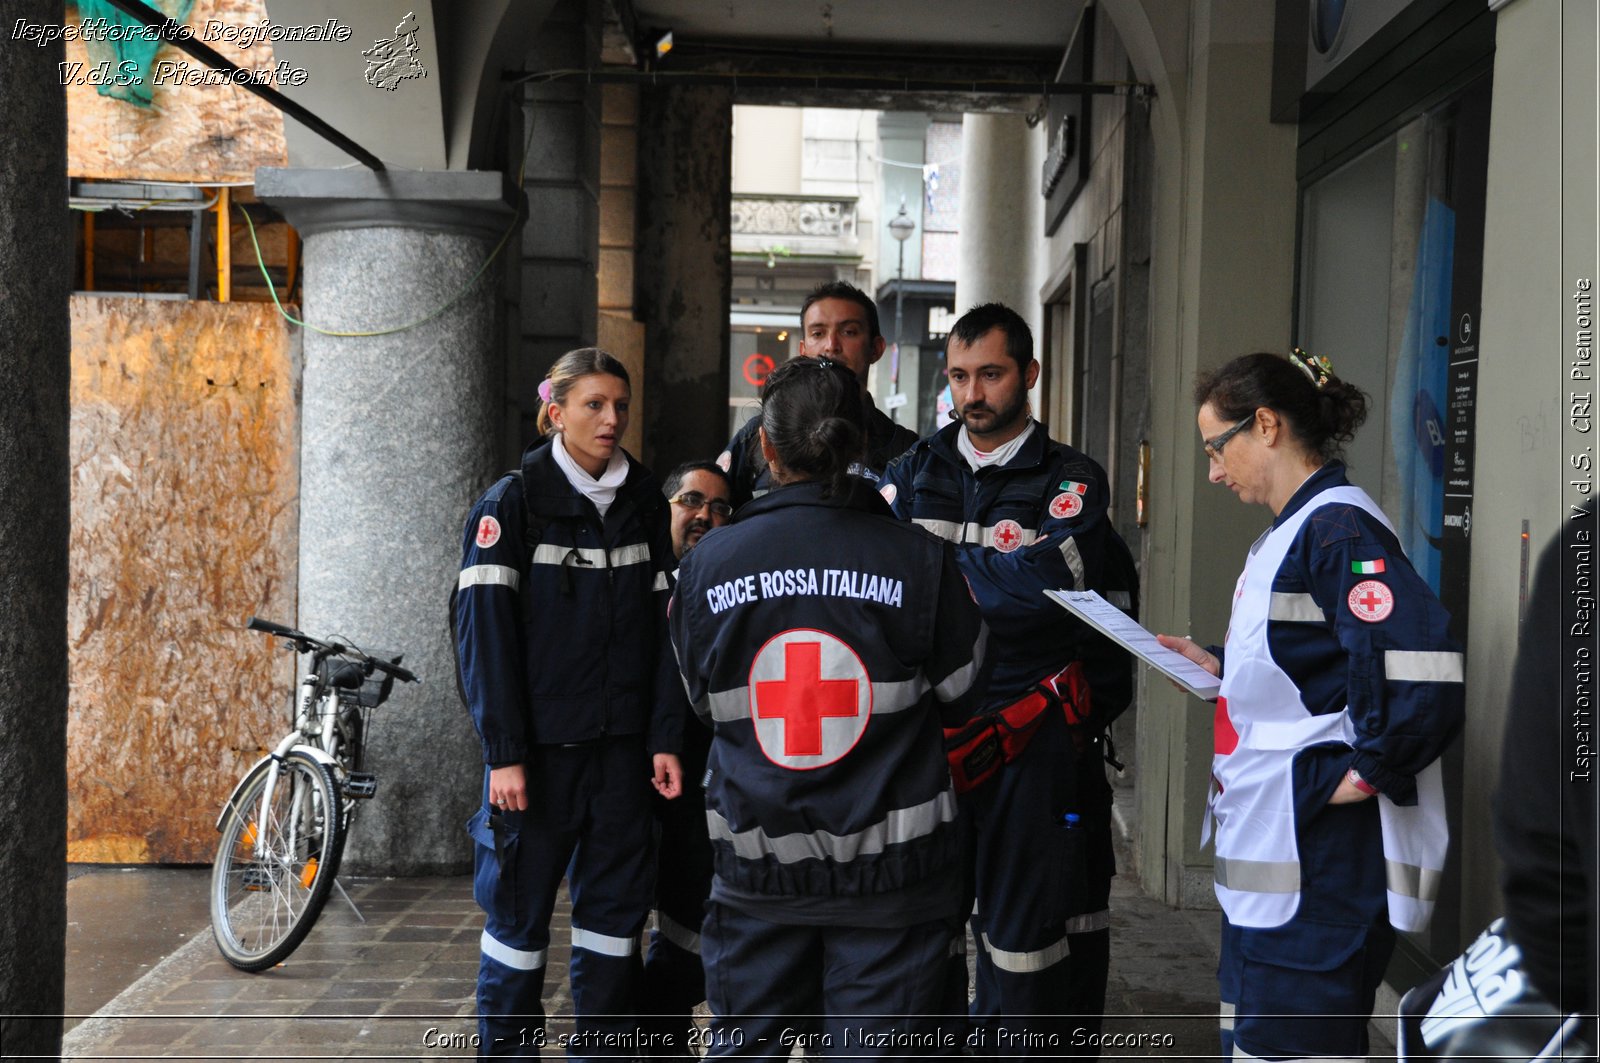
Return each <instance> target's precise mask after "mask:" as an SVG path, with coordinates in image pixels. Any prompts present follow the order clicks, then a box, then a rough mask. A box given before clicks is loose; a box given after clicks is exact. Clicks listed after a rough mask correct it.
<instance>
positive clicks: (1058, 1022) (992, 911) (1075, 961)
mask: <svg viewBox="0 0 1600 1063" xmlns="http://www.w3.org/2000/svg"><path fill="white" fill-rule="evenodd" d="M1103 757H1104V754H1103V753H1102V750H1101V745H1100V742H1099V740H1098V739H1097V740H1094V741H1091V742H1085V743H1084V745H1083V748H1082V749H1081V750H1080V749H1078V748H1077V747H1076V746H1075V745H1074V743H1073V740H1072V735H1071V733H1070V732H1069V730H1068V728H1067V725H1066V721H1065V720H1064V719H1063V718H1062V717H1061V715H1060V714H1059V713H1053V712H1051V713H1047V715H1046V718H1045V721H1044V723H1043V724H1041V725H1040V728H1039V731H1038V732H1037V733H1036V734H1035V735H1034V738H1033V741H1032V742H1030V743H1029V744H1028V747H1027V749H1025V750H1024V751H1023V753H1022V755H1021V756H1020V757H1018V758H1017V759H1016V760H1015V761H1013V762H1012V763H1010V764H1007V765H1005V766H1004V767H1002V768H1001V769H1000V771H999V772H998V773H997V774H996V775H995V777H994V778H993V779H991V780H989V781H988V782H987V783H985V784H984V785H982V786H980V787H978V788H977V789H976V790H973V791H972V792H971V793H969V794H967V795H966V796H965V797H964V798H963V806H962V813H963V816H962V818H963V821H964V824H965V827H966V829H967V831H968V832H969V834H968V844H969V845H970V846H971V847H972V852H973V856H974V859H973V860H972V862H971V865H970V866H971V867H972V868H973V872H974V875H975V882H974V885H975V887H976V893H977V903H976V906H975V908H974V910H973V914H972V936H973V939H974V941H975V942H976V943H977V955H976V957H975V961H976V962H975V964H974V967H975V969H976V972H977V984H976V986H975V991H974V995H973V999H972V1004H971V1008H970V1016H969V1027H970V1031H971V1037H970V1041H969V1045H970V1048H971V1050H972V1051H973V1052H974V1054H979V1055H1001V1056H1028V1055H1044V1056H1061V1055H1065V1054H1072V1052H1073V1043H1074V1040H1077V1041H1079V1042H1082V1041H1084V1040H1086V1038H1083V1037H1078V1038H1074V1037H1073V1032H1074V1031H1075V1030H1079V1029H1081V1030H1084V1031H1085V1032H1087V1033H1097V1032H1099V1030H1100V1016H1101V1014H1102V1013H1103V1012H1104V1011H1105V999H1106V978H1107V974H1108V970H1109V966H1110V961H1111V928H1110V927H1111V924H1110V911H1109V906H1110V898H1111V878H1112V876H1113V875H1114V874H1115V873H1116V858H1115V856H1114V855H1113V853H1112V842H1111V787H1110V784H1109V783H1107V781H1106V777H1105V767H1104V760H1103ZM1069 764H1070V765H1073V766H1074V767H1073V768H1072V769H1065V768H1064V766H1065V765H1069ZM1068 812H1073V813H1076V814H1077V816H1078V821H1077V825H1076V826H1074V827H1070V828H1069V827H1067V826H1066V825H1065V824H1064V823H1063V817H1064V815H1065V814H1066V813H1068ZM1002 1027H1004V1028H1005V1030H1006V1031H1007V1037H1006V1038H1004V1039H1002V1038H1001V1036H1000V1029H1001V1028H1002ZM1019 1034H1020V1035H1025V1036H1017V1035H1019ZM1087 1054H1089V1055H1098V1054H1099V1053H1098V1050H1097V1049H1091V1050H1089V1051H1088V1052H1087Z"/></svg>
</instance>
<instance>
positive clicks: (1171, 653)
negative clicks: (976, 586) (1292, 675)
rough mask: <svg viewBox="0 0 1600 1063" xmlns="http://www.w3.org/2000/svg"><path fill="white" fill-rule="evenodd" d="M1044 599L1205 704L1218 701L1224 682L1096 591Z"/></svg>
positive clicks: (1062, 593) (1057, 593)
mask: <svg viewBox="0 0 1600 1063" xmlns="http://www.w3.org/2000/svg"><path fill="white" fill-rule="evenodd" d="M1044 593H1045V597H1047V598H1049V599H1050V600H1051V601H1053V602H1055V603H1056V604H1057V605H1059V606H1061V608H1063V609H1065V610H1066V611H1067V612H1069V613H1071V614H1072V615H1073V616H1075V617H1077V618H1078V619H1079V620H1082V621H1083V622H1084V623H1085V624H1088V625H1089V626H1090V627H1092V628H1094V629H1095V630H1096V631H1098V632H1100V634H1102V635H1104V636H1105V637H1106V638H1108V639H1110V640H1111V641H1112V642H1115V643H1116V644H1117V645H1118V646H1121V647H1122V648H1123V649H1125V650H1127V651H1128V652H1129V653H1131V654H1133V655H1134V656H1135V657H1137V658H1139V659H1140V660H1141V661H1143V662H1144V663H1145V664H1148V665H1149V666H1150V667H1152V668H1154V669H1155V670H1156V671H1158V672H1160V673H1161V674H1162V675H1164V676H1166V677H1167V678H1168V679H1170V680H1172V681H1173V682H1174V683H1177V684H1178V685H1179V686H1181V687H1183V688H1184V689H1185V690H1187V691H1189V693H1191V694H1193V695H1194V696H1195V697H1197V698H1199V699H1201V700H1202V701H1215V700H1217V694H1218V692H1219V691H1220V690H1221V689H1222V680H1221V679H1219V678H1217V677H1216V676H1214V675H1212V674H1211V673H1210V672H1208V671H1206V670H1205V669H1204V668H1201V667H1200V666H1199V665H1198V664H1195V663H1194V662H1193V661H1191V660H1189V658H1187V657H1185V656H1184V655H1183V654H1181V653H1178V652H1176V651H1175V650H1169V649H1167V648H1166V647H1165V646H1163V645H1161V643H1159V642H1157V641H1156V637H1155V635H1153V634H1151V633H1150V632H1149V631H1147V630H1145V629H1144V628H1143V627H1141V626H1140V625H1139V623H1138V621H1136V620H1133V619H1131V618H1129V616H1128V614H1127V613H1124V612H1123V611H1122V610H1121V609H1118V608H1117V607H1116V606H1114V605H1112V604H1111V603H1110V602H1108V601H1106V600H1105V599H1104V598H1102V597H1100V595H1099V594H1098V593H1096V592H1095V591H1068V590H1059V591H1049V590H1047V591H1045V592H1044Z"/></svg>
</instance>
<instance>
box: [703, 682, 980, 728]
mask: <svg viewBox="0 0 1600 1063" xmlns="http://www.w3.org/2000/svg"><path fill="white" fill-rule="evenodd" d="M945 682H949V680H948V679H947V680H945ZM927 691H928V680H927V678H926V677H924V676H918V677H917V678H915V679H905V680H902V681H900V682H898V683H874V684H872V715H874V716H879V715H883V714H885V713H891V712H901V711H904V710H905V709H910V708H914V707H915V706H916V704H917V703H918V702H919V701H921V700H922V695H923V694H925V693H927ZM706 705H707V707H708V708H709V709H710V710H711V718H712V719H713V720H715V721H717V722H718V723H733V722H734V721H736V720H748V719H750V688H749V687H734V688H733V689H732V690H713V691H711V692H710V693H708V694H707V695H706Z"/></svg>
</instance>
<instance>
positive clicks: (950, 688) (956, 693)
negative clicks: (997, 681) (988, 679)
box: [933, 621, 989, 701]
mask: <svg viewBox="0 0 1600 1063" xmlns="http://www.w3.org/2000/svg"><path fill="white" fill-rule="evenodd" d="M988 646H989V625H988V624H985V623H983V622H982V621H979V622H978V641H977V642H976V643H975V644H974V645H973V647H972V660H970V661H968V662H967V664H966V666H965V667H962V668H957V669H956V670H955V671H953V672H951V673H950V674H949V675H947V676H945V677H944V681H943V682H941V683H939V684H938V685H936V686H935V687H934V688H933V696H934V697H936V698H938V699H939V700H940V701H954V700H955V699H956V698H959V697H960V696H961V695H963V694H965V693H966V692H967V691H969V690H971V689H972V684H973V683H974V682H975V681H976V680H977V678H978V670H979V669H980V668H982V667H983V654H984V651H985V650H986V649H988Z"/></svg>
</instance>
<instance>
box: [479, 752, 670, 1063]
mask: <svg viewBox="0 0 1600 1063" xmlns="http://www.w3.org/2000/svg"><path fill="white" fill-rule="evenodd" d="M527 773H528V809H527V811H525V812H520V813H518V812H497V811H495V810H493V809H490V808H488V807H487V802H488V775H487V772H486V773H485V777H484V802H485V807H484V808H482V809H480V810H479V811H478V813H477V814H476V815H475V816H474V817H473V818H472V820H471V822H470V823H469V824H468V830H469V832H470V833H471V834H472V836H473V839H474V841H476V842H477V846H476V849H475V855H476V860H475V864H476V873H475V877H474V881H473V896H474V898H475V899H476V900H477V902H478V904H479V906H481V907H482V908H483V910H484V913H485V919H484V930H483V937H482V955H481V957H480V960H479V966H478V1012H479V1020H478V1036H479V1039H480V1044H479V1049H478V1051H479V1054H480V1055H484V1056H495V1055H504V1056H525V1057H530V1058H532V1057H537V1056H538V1055H539V1054H540V1053H539V1048H540V1045H541V1044H542V1043H543V1040H544V1008H543V1005H542V1004H541V1003H540V994H541V993H542V992H543V990H544V972H545V959H546V955H547V950H548V948H549V945H550V915H551V912H552V911H553V909H554V908H555V903H556V892H557V890H558V889H559V888H560V886H561V878H562V873H563V871H564V872H565V873H566V876H567V879H568V890H569V892H570V894H571V897H572V961H571V977H572V1001H573V1010H574V1012H575V1013H576V1014H577V1023H576V1037H575V1038H574V1040H575V1042H576V1043H575V1045H574V1046H573V1048H572V1050H571V1053H570V1054H571V1055H572V1056H573V1057H574V1058H579V1059H581V1058H588V1057H593V1056H599V1055H608V1054H613V1055H614V1054H620V1055H624V1056H626V1055H632V1054H634V1053H633V1052H632V1051H631V1048H630V1041H629V1039H630V1038H632V1037H633V1036H634V1031H635V1028H636V1024H635V1022H634V1017H633V1016H634V1010H635V1007H636V998H635V994H636V991H637V972H638V964H639V957H638V942H639V934H640V932H641V931H642V930H643V928H644V919H645V914H646V912H647V911H648V910H649V908H650V895H651V886H652V883H653V880H654V867H653V866H652V848H651V819H650V799H649V794H650V787H649V783H648V781H647V779H648V777H649V758H648V757H646V756H645V753H644V741H643V739H642V737H641V736H638V735H629V736H624V737H617V738H605V739H600V740H597V741H594V742H585V743H581V744H578V745H574V746H534V747H533V748H532V750H531V751H530V752H529V754H528V761H527ZM607 1034H617V1035H621V1043H620V1045H618V1046H613V1047H610V1048H607V1047H606V1046H605V1045H604V1043H603V1041H604V1038H605V1035H607Z"/></svg>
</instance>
